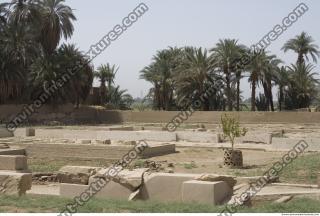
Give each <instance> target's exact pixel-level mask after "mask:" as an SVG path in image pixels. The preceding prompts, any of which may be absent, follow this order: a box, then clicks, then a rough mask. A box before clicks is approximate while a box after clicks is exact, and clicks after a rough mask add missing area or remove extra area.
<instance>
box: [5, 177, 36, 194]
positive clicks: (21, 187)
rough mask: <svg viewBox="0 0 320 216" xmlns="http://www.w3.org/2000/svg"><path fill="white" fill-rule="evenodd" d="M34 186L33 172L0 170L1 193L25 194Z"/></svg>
mask: <svg viewBox="0 0 320 216" xmlns="http://www.w3.org/2000/svg"><path fill="white" fill-rule="evenodd" d="M31 186H32V174H31V173H17V172H5V171H0V194H5V195H19V196H21V195H24V194H25V193H26V191H27V190H30V189H31Z"/></svg>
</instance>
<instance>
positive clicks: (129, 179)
mask: <svg viewBox="0 0 320 216" xmlns="http://www.w3.org/2000/svg"><path fill="white" fill-rule="evenodd" d="M108 170H109V168H106V169H101V170H99V171H98V172H97V174H96V175H94V176H92V177H91V178H90V181H89V183H90V182H93V181H97V179H99V178H103V179H106V178H110V177H109V176H108ZM148 170H149V169H147V168H140V169H134V170H127V169H126V170H122V171H120V172H119V173H117V175H116V176H115V177H112V178H111V180H112V181H113V182H116V183H118V184H121V185H122V186H124V187H126V188H128V189H130V190H131V191H135V190H137V189H138V188H139V187H140V186H141V184H142V183H143V174H144V173H145V172H147V171H148Z"/></svg>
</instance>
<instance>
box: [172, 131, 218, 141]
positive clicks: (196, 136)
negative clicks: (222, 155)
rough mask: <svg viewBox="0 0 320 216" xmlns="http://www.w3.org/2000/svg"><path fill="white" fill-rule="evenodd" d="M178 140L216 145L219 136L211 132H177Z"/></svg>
mask: <svg viewBox="0 0 320 216" xmlns="http://www.w3.org/2000/svg"><path fill="white" fill-rule="evenodd" d="M176 134H177V139H178V140H184V141H187V142H201V143H214V142H216V140H217V134H214V133H211V132H201V133H199V132H192V131H177V132H176Z"/></svg>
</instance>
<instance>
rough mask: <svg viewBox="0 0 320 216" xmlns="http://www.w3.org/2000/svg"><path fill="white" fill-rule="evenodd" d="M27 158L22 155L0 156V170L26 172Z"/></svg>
mask: <svg viewBox="0 0 320 216" xmlns="http://www.w3.org/2000/svg"><path fill="white" fill-rule="evenodd" d="M27 169H28V163H27V157H26V156H23V155H0V170H27Z"/></svg>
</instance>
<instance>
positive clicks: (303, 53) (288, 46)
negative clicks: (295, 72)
mask: <svg viewBox="0 0 320 216" xmlns="http://www.w3.org/2000/svg"><path fill="white" fill-rule="evenodd" d="M282 50H283V51H284V52H287V51H289V50H292V51H293V52H295V53H297V54H298V59H297V64H300V65H301V64H303V63H304V62H305V59H304V58H306V59H307V60H308V61H309V57H308V56H309V55H310V56H311V58H312V60H313V61H314V62H317V57H319V47H318V46H317V45H316V44H314V40H313V38H312V37H311V36H309V35H308V34H307V33H306V32H302V33H301V34H300V35H297V36H296V37H295V38H293V39H290V40H288V41H287V42H286V43H285V44H284V46H283V47H282Z"/></svg>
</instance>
